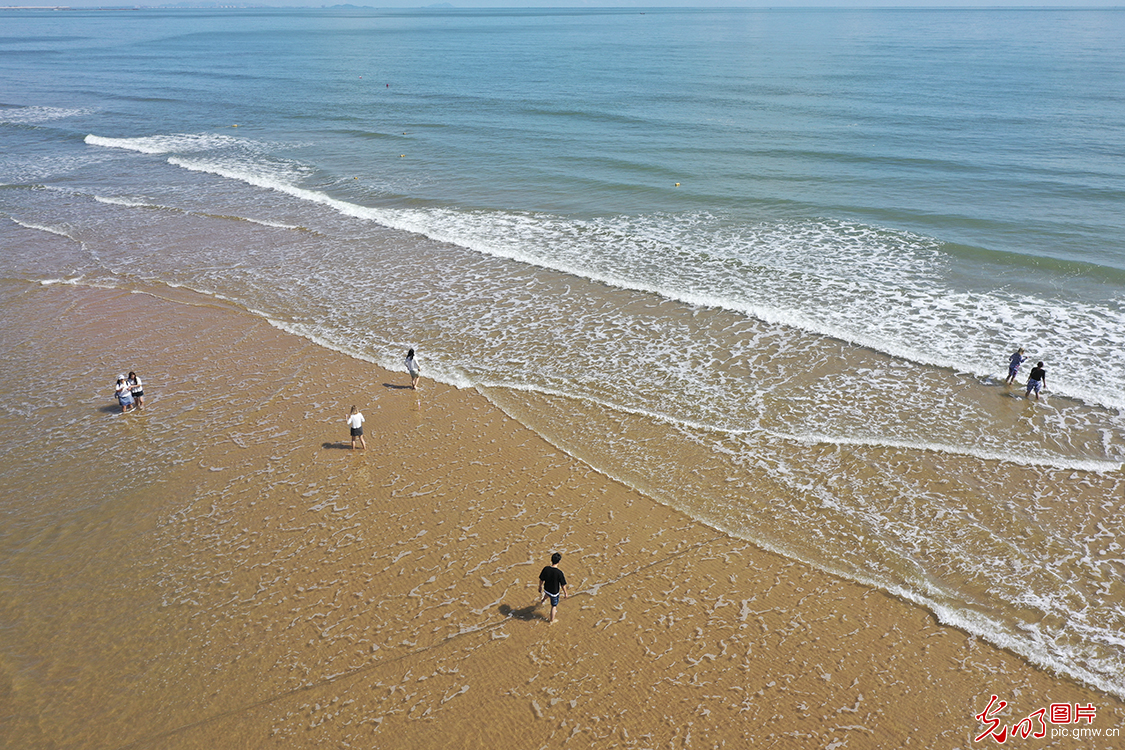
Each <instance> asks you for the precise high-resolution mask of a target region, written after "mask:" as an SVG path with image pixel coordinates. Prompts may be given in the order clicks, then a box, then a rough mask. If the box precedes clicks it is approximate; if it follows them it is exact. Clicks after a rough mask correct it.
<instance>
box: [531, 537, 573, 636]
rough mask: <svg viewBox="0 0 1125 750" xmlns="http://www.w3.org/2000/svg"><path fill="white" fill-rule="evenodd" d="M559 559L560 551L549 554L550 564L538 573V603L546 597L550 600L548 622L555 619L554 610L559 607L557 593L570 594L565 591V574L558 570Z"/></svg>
mask: <svg viewBox="0 0 1125 750" xmlns="http://www.w3.org/2000/svg"><path fill="white" fill-rule="evenodd" d="M560 560H562V553H561V552H556V553H555V554H553V555H551V564H550V565H548V566H547V567H545V568H543V570H542V571H541V572H540V573H539V593H540V594H542V595H543V597H542V598H541V599H540V600H539V604H542V603H543V602H545V601H546V600H547V599H550V600H551V618H550V619H549V620H547V622H550V623H553V622H554V621H555V611H556V610H557V609H558V607H559V594H562V596H563V597H568V596H570V595H569V594H568V593H567V592H566V576H565V575H563V572H562V571H561V570H559V561H560ZM535 606H539V605H538V604H537V605H535Z"/></svg>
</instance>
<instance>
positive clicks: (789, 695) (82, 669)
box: [0, 286, 1125, 750]
mask: <svg viewBox="0 0 1125 750" xmlns="http://www.w3.org/2000/svg"><path fill="white" fill-rule="evenodd" d="M5 307H6V308H7V309H8V310H9V312H10V313H11V314H13V315H19V316H22V318H23V319H24V320H26V321H27V323H26V326H25V327H24V329H23V335H24V336H25V339H24V341H23V342H22V343H17V344H15V345H13V347H12V352H13V355H12V356H11V357H9V359H8V360H7V362H6V364H5V365H4V377H5V380H7V381H8V382H11V381H12V379H13V378H17V379H19V378H26V379H30V380H31V381H32V382H39V383H42V384H43V385H42V386H41V387H42V388H43V393H42V394H41V399H42V400H41V402H40V404H39V406H40V407H43V408H46V409H47V413H48V415H47V417H46V419H47V420H49V421H47V422H44V421H40V420H39V418H38V417H36V416H34V415H35V414H36V412H32V411H27V412H25V416H26V419H25V420H21V418H20V417H19V415H15V416H13V415H9V416H7V417H6V418H5V419H4V421H3V423H2V427H3V429H4V435H5V439H7V440H8V441H9V445H14V446H15V448H14V449H13V452H12V453H11V455H10V456H9V458H8V459H5V460H6V461H7V464H6V466H5V472H4V476H5V480H4V481H5V492H6V493H15V492H16V491H23V492H25V493H27V495H28V497H29V498H31V499H29V500H28V501H27V506H26V511H24V512H21V511H20V509H19V506H18V505H17V504H16V503H14V502H13V501H10V500H9V501H5V503H6V504H5V506H4V511H5V519H6V520H5V524H6V529H5V534H4V535H3V536H2V537H0V544H2V545H3V546H2V547H0V560H2V561H3V562H2V563H0V566H2V569H3V573H4V575H3V576H2V579H3V583H0V586H3V590H2V592H0V593H2V594H3V596H2V597H0V599H2V603H0V618H2V619H0V623H2V632H3V634H4V636H3V643H4V646H3V647H0V648H2V652H0V657H2V662H0V666H2V672H0V716H2V720H0V746H3V747H11V748H16V747H21V748H46V747H60V746H71V747H81V748H107V749H111V750H112V749H114V748H125V747H136V748H162V749H163V748H250V747H274V746H276V747H284V748H294V747H363V748H445V747H448V748H478V747H479V748H492V747H497V746H516V747H529V748H541V747H552V748H553V747H563V746H570V747H598V748H603V747H620V748H655V747H677V748H679V747H740V748H741V747H755V748H758V747H762V748H893V747H905V746H917V747H925V748H953V747H963V748H968V747H971V746H979V747H987V746H991V745H993V744H996V743H995V742H994V741H993V740H992V739H990V738H985V739H984V740H982V741H981V742H979V743H975V744H974V742H973V739H974V737H976V736H977V735H979V734H981V733H982V732H983V731H984V729H985V725H984V724H983V723H982V722H981V721H979V720H978V719H977V718H976V717H975V714H977V713H979V712H981V711H982V710H984V709H985V707H986V706H987V704H988V702H989V698H990V696H991V695H993V694H995V695H997V696H999V698H1000V699H1002V700H1005V701H1007V702H1008V707H1007V708H1006V709H1005V710H1003V711H1001V712H998V713H997V714H996V716H997V718H999V719H1000V720H1001V721H1003V722H1004V724H1005V725H1011V724H1015V723H1016V722H1018V721H1019V720H1020V719H1022V718H1024V717H1025V716H1028V715H1029V714H1032V713H1033V712H1035V711H1036V710H1038V709H1040V708H1046V707H1047V706H1048V705H1050V704H1052V703H1069V704H1076V703H1077V704H1081V705H1086V704H1090V705H1092V706H1094V707H1095V708H1096V711H1097V713H1096V719H1095V721H1094V723H1093V724H1092V725H1091V726H1093V727H1095V728H1100V729H1102V730H1103V731H1105V730H1110V731H1112V730H1116V729H1120V728H1122V727H1123V725H1125V705H1123V704H1122V703H1121V702H1119V701H1117V700H1116V699H1114V698H1112V697H1109V696H1107V695H1104V694H1101V693H1099V692H1097V691H1094V690H1090V689H1087V688H1084V687H1082V686H1079V685H1076V684H1074V683H1073V682H1071V681H1069V680H1066V679H1061V678H1058V677H1056V676H1053V675H1051V674H1048V673H1044V672H1042V671H1040V670H1038V669H1036V668H1034V667H1032V666H1029V665H1028V664H1027V663H1025V662H1024V661H1022V660H1021V659H1019V658H1018V657H1016V656H1014V655H1012V654H1010V653H1007V652H1005V651H1003V650H1000V649H997V648H995V647H993V646H991V645H989V644H987V643H984V642H982V641H980V640H979V639H977V638H974V637H971V636H968V635H966V634H965V633H963V632H961V631H959V630H956V629H953V628H950V627H945V626H942V625H940V624H939V623H937V622H936V621H935V619H934V617H933V616H932V615H931V614H930V613H928V612H926V611H924V610H922V609H919V608H917V607H915V606H913V605H910V604H908V603H904V602H902V601H899V600H897V599H895V598H893V597H891V596H888V595H886V594H884V593H881V592H878V591H874V590H871V589H869V588H866V587H864V586H861V585H859V584H856V583H852V582H849V581H846V580H842V579H839V578H836V577H834V576H831V575H828V574H825V573H822V572H819V571H817V570H815V569H812V568H810V567H808V566H806V565H804V564H801V563H796V562H793V561H790V560H787V559H784V558H781V557H779V556H776V555H773V554H770V553H768V552H764V551H762V550H760V549H758V548H757V547H755V546H754V545H753V544H751V543H748V542H746V541H744V540H740V539H735V538H731V537H729V536H727V535H725V534H723V533H720V532H717V531H715V530H714V529H711V528H709V527H707V526H705V525H703V524H700V523H698V522H695V521H693V520H691V519H689V518H688V517H686V516H684V515H682V514H680V513H678V512H677V511H674V510H671V509H669V508H667V507H664V506H662V505H660V504H657V503H655V502H654V501H652V500H651V499H649V498H648V497H646V496H644V495H642V494H640V493H638V492H637V491H635V490H632V489H630V488H628V487H625V486H623V485H621V484H619V483H617V482H615V481H612V480H611V479H609V478H607V477H605V476H603V475H601V474H598V473H596V472H594V471H592V470H591V469H590V468H589V467H588V466H586V465H585V464H582V463H580V462H579V461H577V460H575V459H573V458H571V457H570V456H567V455H565V454H563V453H561V452H559V451H558V450H556V449H554V448H553V447H551V446H550V445H549V444H547V443H546V442H545V441H544V440H542V439H541V438H540V437H539V436H537V435H536V434H534V433H532V432H531V431H529V430H527V429H526V428H524V427H522V426H521V425H520V424H519V423H517V422H515V421H513V420H512V419H510V418H508V417H507V416H506V415H505V414H504V413H502V412H501V411H499V410H498V409H497V408H495V407H494V406H492V405H491V404H490V403H489V402H488V401H486V400H485V399H484V398H483V397H482V396H480V395H479V394H477V393H475V392H473V391H468V390H456V389H454V388H451V387H447V386H443V385H441V384H437V383H434V382H432V381H429V380H427V379H426V378H425V377H424V375H425V373H423V379H422V387H421V389H420V390H419V391H417V392H415V391H412V390H410V389H409V388H407V387H406V386H407V385H408V383H409V378H408V376H407V374H406V373H405V372H401V373H391V372H387V371H385V370H382V369H380V368H378V367H376V366H374V365H372V364H370V363H367V362H363V361H360V360H357V359H352V358H349V357H346V356H343V355H340V354H337V353H334V352H331V351H328V350H326V349H324V348H321V347H319V346H316V345H315V344H312V343H310V342H308V341H305V340H303V339H300V338H297V337H294V336H291V335H288V334H285V333H283V332H281V331H278V330H276V329H274V328H272V327H271V326H269V325H268V324H266V323H265V322H262V321H261V320H259V319H257V318H255V317H252V316H250V315H247V314H245V313H243V312H240V311H238V310H235V309H231V308H225V307H223V306H221V305H218V304H215V303H213V302H210V301H207V300H203V299H202V298H199V297H195V296H193V295H189V294H182V295H176V298H175V299H171V298H167V299H165V298H159V297H156V296H150V295H144V294H127V293H120V292H115V291H107V290H96V289H87V288H77V287H61V286H60V287H51V288H34V289H30V290H28V289H20V290H17V291H12V290H8V294H7V296H6V297H5ZM20 347H25V349H21V348H20ZM31 348H34V356H32V355H31ZM123 360H127V361H131V362H135V363H137V367H136V369H137V370H138V372H139V373H140V374H141V376H142V378H145V379H146V380H147V382H148V384H149V385H148V387H147V388H146V393H147V399H146V400H147V404H148V406H147V408H146V409H145V411H144V412H143V413H139V414H133V415H125V416H122V415H117V414H115V413H112V412H113V409H112V408H111V404H110V402H109V400H108V399H109V393H110V392H111V388H110V381H111V380H112V377H113V376H114V375H116V374H117V372H116V371H117V370H118V369H122V368H121V367H119V366H118V364H117V363H118V362H120V361H123ZM142 365H143V366H142ZM36 368H41V369H40V370H36ZM124 369H128V366H126V367H125V368H124ZM29 370H30V371H29ZM68 393H69V394H70V397H69V399H68V397H67V394H68ZM74 394H78V395H77V396H75V395H74ZM353 404H355V405H356V406H358V407H359V408H360V410H361V411H362V412H363V413H364V414H365V416H366V417H367V425H366V439H367V445H368V450H366V451H352V450H350V449H349V438H348V431H347V426H346V425H345V423H344V418H345V416H346V413H347V411H348V409H349V407H350V406H351V405H353ZM44 405H45V406H44ZM51 424H55V425H67V426H66V427H65V429H64V432H65V435H64V436H63V437H61V438H60V440H59V441H58V443H57V444H55V445H51V446H47V445H46V442H47V441H44V440H43V439H42V438H44V437H46V436H47V435H49V428H50V425H51ZM44 425H46V429H48V433H47V434H43V433H42V432H41V431H42V430H44V429H45V427H44ZM13 436H16V437H15V438H13ZM107 454H109V455H110V456H111V457H116V458H119V459H120V458H124V459H127V460H128V461H129V462H130V465H129V466H123V465H122V464H121V463H120V462H118V461H115V460H109V461H107V460H106V459H107ZM134 461H135V462H137V465H132V462H134ZM30 488H39V489H37V490H35V491H32V490H31V489H30ZM750 499H751V501H752V499H753V498H752V496H751V498H750ZM553 551H560V552H562V553H563V555H564V557H563V560H562V563H561V565H560V567H561V568H562V569H563V570H564V571H565V573H566V576H567V579H568V581H569V587H568V588H569V593H570V596H569V598H567V599H565V600H563V601H562V603H561V605H560V607H559V621H558V622H557V623H555V624H554V625H548V624H547V621H546V616H547V613H548V611H549V607H548V605H543V606H536V602H537V600H538V596H537V594H536V588H537V577H538V573H539V570H540V569H541V568H542V566H543V565H545V564H547V563H548V558H549V556H550V554H551V552H553ZM1075 726H1077V725H1071V727H1075ZM1054 728H1056V727H1054V726H1053V725H1051V724H1047V725H1046V729H1047V731H1048V737H1047V738H1045V739H1035V738H1028V739H1026V740H1024V739H1019V740H1009V743H1011V744H1017V743H1018V744H1019V745H1020V746H1027V747H1032V746H1033V747H1048V746H1063V747H1070V746H1074V747H1095V746H1112V745H1113V743H1112V741H1110V744H1109V745H1104V744H1099V741H1095V740H1082V741H1079V740H1066V741H1065V742H1062V741H1059V740H1056V742H1062V744H1058V745H1052V744H1051V737H1050V731H1051V730H1052V729H1054ZM1038 729H1039V726H1038V725H1036V726H1034V727H1033V730H1038Z"/></svg>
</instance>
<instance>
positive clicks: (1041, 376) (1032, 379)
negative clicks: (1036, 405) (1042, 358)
mask: <svg viewBox="0 0 1125 750" xmlns="http://www.w3.org/2000/svg"><path fill="white" fill-rule="evenodd" d="M1046 387H1047V371H1046V370H1044V369H1043V363H1042V362H1039V363H1037V364H1036V365H1035V367H1032V368H1031V373H1030V374H1029V375H1028V376H1027V393H1025V394H1024V395H1025V396H1027V398H1031V392H1032V391H1035V400H1036V401H1038V400H1039V391H1040V390H1042V389H1043V388H1046Z"/></svg>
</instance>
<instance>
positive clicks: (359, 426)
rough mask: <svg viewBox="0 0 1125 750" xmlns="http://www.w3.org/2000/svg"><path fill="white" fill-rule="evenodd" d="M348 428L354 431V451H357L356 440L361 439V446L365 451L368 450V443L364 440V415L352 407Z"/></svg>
mask: <svg viewBox="0 0 1125 750" xmlns="http://www.w3.org/2000/svg"><path fill="white" fill-rule="evenodd" d="M347 422H348V427H350V428H351V429H352V450H353V451H354V450H355V439H356V438H359V444H360V445H361V446H362V447H363V449H364V450H367V441H366V440H364V439H363V414H361V413H360V412H359V409H357V408H355V407H354V406H353V407H352V410H351V413H349V414H348V419H347Z"/></svg>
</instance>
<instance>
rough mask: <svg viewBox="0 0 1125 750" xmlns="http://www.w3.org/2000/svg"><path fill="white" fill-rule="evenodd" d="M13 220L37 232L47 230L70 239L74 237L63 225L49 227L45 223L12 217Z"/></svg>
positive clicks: (49, 232)
mask: <svg viewBox="0 0 1125 750" xmlns="http://www.w3.org/2000/svg"><path fill="white" fill-rule="evenodd" d="M12 221H13V222H15V223H16V224H19V225H20V226H21V227H23V228H24V229H34V230H35V231H37V232H46V233H48V234H54V235H57V236H59V237H66V238H67V239H68V240H73V239H74V238H73V237H71V236H70V233H69V232H68V231H67V230H66V229H63V228H61V227H49V226H45V225H43V224H35V223H33V222H29V221H20V220H19V219H16V218H14V217H12Z"/></svg>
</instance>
